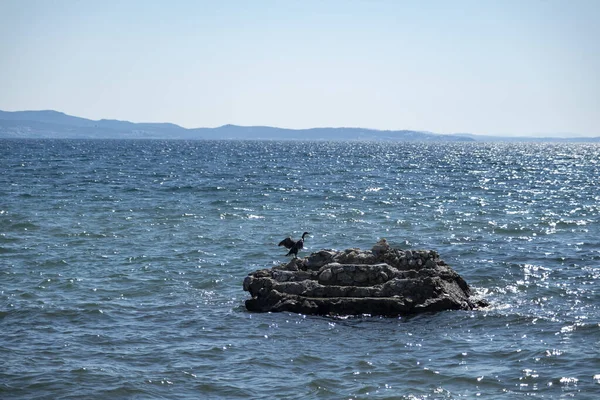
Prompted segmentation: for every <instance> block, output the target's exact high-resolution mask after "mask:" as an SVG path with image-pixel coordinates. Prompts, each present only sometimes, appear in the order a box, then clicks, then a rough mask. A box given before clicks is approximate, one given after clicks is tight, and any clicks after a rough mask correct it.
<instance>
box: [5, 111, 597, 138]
mask: <svg viewBox="0 0 600 400" xmlns="http://www.w3.org/2000/svg"><path fill="white" fill-rule="evenodd" d="M0 138H24V139H27V138H38V139H43V138H47V139H188V140H190V139H192V140H194V139H230V140H238V139H258V140H384V141H445V142H449V141H452V142H454V141H470V142H473V141H554V142H557V141H586V142H600V138H569V139H561V138H526V137H520V138H514V137H491V136H478V135H472V134H454V135H441V134H436V133H431V132H420V131H409V130H399V131H381V130H375V129H363V128H312V129H283V128H276V127H269V126H237V125H224V126H221V127H217V128H195V129H186V128H183V127H181V126H179V125H175V124H171V123H134V122H129V121H117V120H108V119H101V120H98V121H93V120H89V119H86V118H80V117H75V116H71V115H67V114H64V113H62V112H58V111H52V110H44V111H14V112H8V111H1V110H0Z"/></svg>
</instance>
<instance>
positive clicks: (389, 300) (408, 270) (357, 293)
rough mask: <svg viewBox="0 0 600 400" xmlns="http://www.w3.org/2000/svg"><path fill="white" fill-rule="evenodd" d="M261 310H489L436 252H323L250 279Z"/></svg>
mask: <svg viewBox="0 0 600 400" xmlns="http://www.w3.org/2000/svg"><path fill="white" fill-rule="evenodd" d="M244 290H245V291H248V292H249V293H250V295H251V296H252V298H250V299H248V300H246V308H247V309H248V310H249V311H256V312H269V311H273V312H277V311H287V312H295V313H301V314H318V315H364V314H368V315H379V316H398V315H406V314H415V313H420V312H432V311H442V310H473V309H476V308H480V307H485V306H486V305H487V302H486V301H485V300H475V299H473V297H472V293H471V289H470V288H469V285H468V284H467V283H466V282H465V280H464V279H463V278H462V277H461V276H460V275H459V274H458V273H456V271H454V270H453V269H452V268H450V266H448V265H447V264H446V263H445V262H444V261H443V260H442V259H440V257H439V254H438V253H437V252H436V251H434V250H400V249H393V248H390V247H389V246H388V244H387V243H386V242H385V240H381V241H379V242H378V243H377V244H376V245H375V246H373V248H372V249H371V250H360V249H347V250H343V251H334V250H321V251H318V252H316V253H313V254H311V255H310V256H308V257H305V258H302V259H300V258H296V259H292V260H291V261H290V262H289V263H288V264H287V265H286V264H282V265H281V266H277V267H273V268H269V269H261V270H257V271H254V272H252V273H250V274H249V275H248V276H247V277H246V278H245V279H244Z"/></svg>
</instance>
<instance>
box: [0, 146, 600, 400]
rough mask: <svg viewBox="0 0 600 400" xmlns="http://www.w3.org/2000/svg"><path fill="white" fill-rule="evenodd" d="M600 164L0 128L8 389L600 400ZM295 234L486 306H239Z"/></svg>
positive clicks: (522, 155) (587, 156)
mask: <svg viewBox="0 0 600 400" xmlns="http://www.w3.org/2000/svg"><path fill="white" fill-rule="evenodd" d="M599 179H600V145H598V144H584V143H580V144H569V143H558V144H557V143H553V144H550V143H479V142H478V143H396V142H328V141H226V140H223V141H201V140H198V141H169V140H37V139H29V140H21V139H3V140H0V398H2V399H112V400H114V399H474V398H486V399H515V398H540V399H563V398H576V399H598V398H600V186H599V183H600V181H599ZM304 231H308V232H310V233H311V234H310V236H309V237H307V238H306V241H305V248H304V249H303V250H302V251H301V252H300V254H299V256H301V257H302V256H308V255H309V254H310V253H311V252H315V251H318V250H321V249H337V250H343V249H347V248H361V249H370V248H371V247H372V246H373V245H374V244H375V243H376V242H377V241H378V240H379V239H380V238H386V239H387V241H388V242H389V243H390V244H391V245H392V246H394V247H397V248H401V249H433V250H436V251H438V252H439V254H440V256H441V258H442V259H443V260H444V261H446V263H447V264H449V265H450V266H451V267H452V268H453V269H454V270H456V271H457V272H458V273H459V274H460V275H462V276H463V277H464V278H465V280H466V281H467V283H468V284H469V285H470V286H471V288H472V289H473V291H474V295H475V296H478V297H480V298H484V299H486V300H488V301H489V302H490V306H489V307H487V308H484V309H479V310H475V311H444V312H438V313H426V314H419V315H412V316H399V317H395V318H382V317H374V316H369V315H363V316H329V317H328V316H311V315H300V314H293V313H251V312H248V311H247V310H246V309H245V306H244V301H245V300H246V299H248V298H249V295H248V293H247V292H244V291H243V288H242V282H243V280H244V277H246V276H247V275H248V273H250V272H252V271H255V270H257V269H261V268H270V267H273V266H276V265H280V264H282V263H286V262H287V261H288V259H289V257H286V256H285V253H286V249H283V248H281V247H278V246H277V244H278V242H279V241H280V240H281V239H284V238H285V237H287V236H292V237H293V238H298V237H299V236H300V235H301V234H302V232H304Z"/></svg>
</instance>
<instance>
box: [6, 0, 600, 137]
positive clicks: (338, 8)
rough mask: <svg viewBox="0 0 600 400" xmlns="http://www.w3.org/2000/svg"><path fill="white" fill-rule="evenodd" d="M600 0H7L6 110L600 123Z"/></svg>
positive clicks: (190, 118)
mask: <svg viewBox="0 0 600 400" xmlns="http://www.w3.org/2000/svg"><path fill="white" fill-rule="evenodd" d="M598 21H600V1H599V0H570V1H568V0H559V1H554V0H543V1H542V0H517V1H512V0H502V1H495V0H477V1H467V0H453V1H450V0H448V1H434V0H423V1H416V0H415V1H402V0H391V1H387V0H371V1H367V0H345V1H336V0H325V1H312V0H279V1H268V0H264V1H261V0H257V1H233V0H231V1H225V0H224V1H202V0H196V1H193V0H189V1H185V0H171V1H167V0H164V1H153V0H144V1H141V0H126V1H113V0H104V1H86V0H80V1H77V0H39V1H32V0H0V109H1V110H5V111H19V110H47V109H53V110H57V111H62V112H65V113H67V114H70V115H76V116H80V117H84V118H90V119H94V120H98V119H102V118H106V119H120V120H128V121H133V122H172V123H176V124H178V125H181V126H184V127H186V128H197V127H216V126H221V125H225V124H236V125H268V126H277V127H283V128H294V129H301V128H311V127H361V128H372V129H382V130H400V129H411V130H422V131H430V132H437V133H465V132H468V133H475V134H484V135H508V136H540V135H545V136H563V137H571V136H600V23H599V22H598Z"/></svg>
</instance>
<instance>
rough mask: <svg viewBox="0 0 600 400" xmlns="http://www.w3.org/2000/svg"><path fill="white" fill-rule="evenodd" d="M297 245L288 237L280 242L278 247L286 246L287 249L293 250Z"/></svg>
mask: <svg viewBox="0 0 600 400" xmlns="http://www.w3.org/2000/svg"><path fill="white" fill-rule="evenodd" d="M295 244H296V242H294V241H293V240H292V238H291V237H287V238H285V239H283V240H282V241H281V242H279V244H278V245H277V246H285V247H286V248H287V249H291V248H292V247H293V246H294V245H295Z"/></svg>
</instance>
